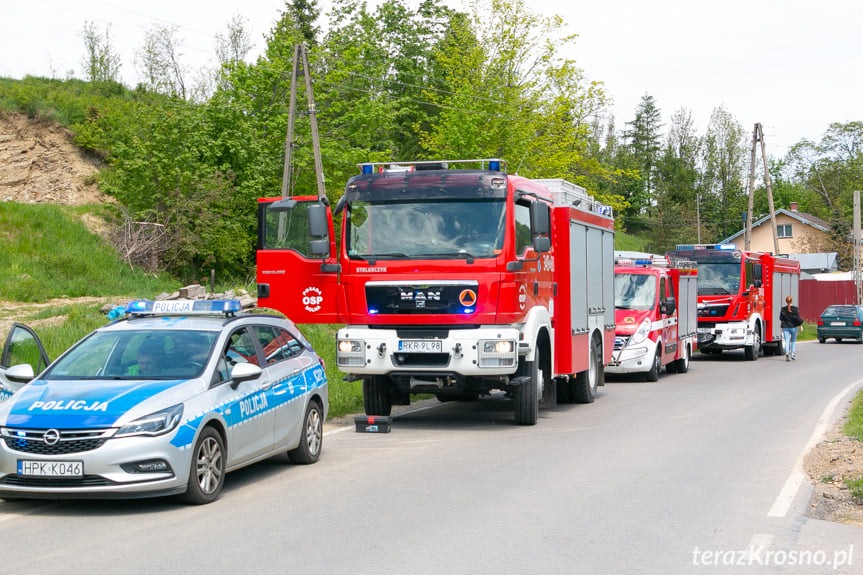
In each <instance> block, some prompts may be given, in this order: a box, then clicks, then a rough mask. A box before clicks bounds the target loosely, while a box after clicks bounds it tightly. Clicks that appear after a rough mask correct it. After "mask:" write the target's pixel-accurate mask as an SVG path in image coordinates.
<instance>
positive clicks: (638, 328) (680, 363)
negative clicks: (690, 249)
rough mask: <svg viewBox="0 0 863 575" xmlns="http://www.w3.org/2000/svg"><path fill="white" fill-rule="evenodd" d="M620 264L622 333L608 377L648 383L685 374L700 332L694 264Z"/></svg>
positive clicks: (644, 260) (617, 297)
mask: <svg viewBox="0 0 863 575" xmlns="http://www.w3.org/2000/svg"><path fill="white" fill-rule="evenodd" d="M644 256H647V257H638V258H636V259H633V258H627V257H617V258H615V266H614V317H615V321H616V323H617V333H616V335H615V338H614V353H613V354H612V358H611V363H610V364H608V366H607V367H606V370H607V371H608V373H621V374H622V373H642V374H644V378H645V380H647V381H656V380H657V379H659V372H660V370H661V369H662V367H663V366H665V369H666V371H667V372H668V373H675V372H677V373H686V372H687V371H689V360H690V358H691V357H692V353H693V351H695V347H696V331H697V329H698V325H697V324H698V311H697V299H696V298H697V292H696V290H697V282H698V272H697V270H696V269H695V262H691V261H683V260H680V261H675V262H669V260H668V258H666V257H664V256H654V255H651V254H644Z"/></svg>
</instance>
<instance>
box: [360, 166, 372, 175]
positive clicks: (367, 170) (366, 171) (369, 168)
mask: <svg viewBox="0 0 863 575" xmlns="http://www.w3.org/2000/svg"><path fill="white" fill-rule="evenodd" d="M360 167H361V168H362V170H363V173H364V174H371V173H372V170H373V167H372V165H371V164H361V165H360Z"/></svg>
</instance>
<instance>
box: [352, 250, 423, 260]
mask: <svg viewBox="0 0 863 575" xmlns="http://www.w3.org/2000/svg"><path fill="white" fill-rule="evenodd" d="M360 257H361V258H362V259H364V260H368V261H374V260H380V259H403V260H409V259H411V256H409V255H407V254H405V253H402V252H391V253H387V254H369V255H367V256H360Z"/></svg>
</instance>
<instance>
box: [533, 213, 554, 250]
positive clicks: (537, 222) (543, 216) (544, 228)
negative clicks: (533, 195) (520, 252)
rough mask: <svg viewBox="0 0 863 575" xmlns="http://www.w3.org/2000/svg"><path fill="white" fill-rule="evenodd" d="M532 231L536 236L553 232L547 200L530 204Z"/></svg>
mask: <svg viewBox="0 0 863 575" xmlns="http://www.w3.org/2000/svg"><path fill="white" fill-rule="evenodd" d="M530 231H531V233H532V234H533V235H535V236H547V235H548V234H550V233H551V212H550V210H549V207H548V204H546V203H545V202H539V201H537V202H533V203H531V204H530ZM534 249H536V251H541V250H539V249H537V248H534ZM544 251H548V250H544Z"/></svg>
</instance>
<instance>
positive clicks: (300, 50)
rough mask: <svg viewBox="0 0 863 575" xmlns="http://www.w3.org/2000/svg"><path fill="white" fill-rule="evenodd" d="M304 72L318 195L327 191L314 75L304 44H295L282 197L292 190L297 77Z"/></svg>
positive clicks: (320, 195)
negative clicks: (313, 89)
mask: <svg viewBox="0 0 863 575" xmlns="http://www.w3.org/2000/svg"><path fill="white" fill-rule="evenodd" d="M300 74H302V75H303V76H305V79H306V101H307V103H308V107H309V110H308V115H309V123H310V124H311V128H312V153H313V154H314V157H315V179H316V181H317V185H318V197H319V198H324V197H326V195H327V191H326V189H325V188H324V167H323V162H322V161H321V143H320V139H319V137H318V120H317V117H316V115H315V114H316V110H315V97H314V94H313V93H312V75H311V71H310V70H309V57H308V54H307V53H306V46H305V45H304V44H297V45H296V46H294V65H293V68H292V71H291V99H290V102H289V104H288V106H289V107H288V133H287V135H286V136H285V166H284V169H283V171H282V197H283V198H284V197H287V196H288V195H290V192H291V185H290V183H291V162H292V160H293V153H292V152H293V146H294V122H295V121H296V115H297V78H298V77H299V75H300Z"/></svg>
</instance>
